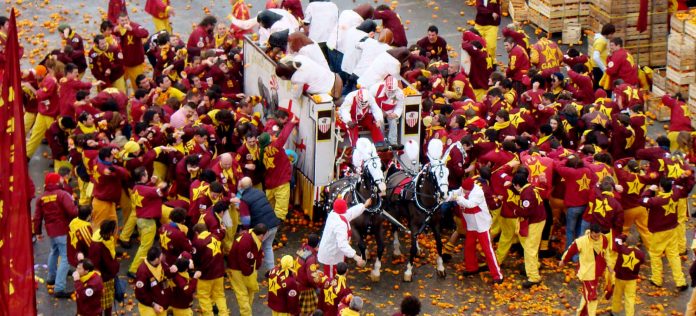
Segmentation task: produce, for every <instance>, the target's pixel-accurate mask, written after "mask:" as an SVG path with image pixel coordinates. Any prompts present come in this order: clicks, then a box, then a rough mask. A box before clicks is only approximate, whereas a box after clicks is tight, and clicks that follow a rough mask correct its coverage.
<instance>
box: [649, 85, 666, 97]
mask: <svg viewBox="0 0 696 316" xmlns="http://www.w3.org/2000/svg"><path fill="white" fill-rule="evenodd" d="M651 92H652V96H655V97H660V98H661V97H662V96H663V95H665V94H667V92H665V89H660V88H658V87H655V86H654V85H653V87H652V90H651Z"/></svg>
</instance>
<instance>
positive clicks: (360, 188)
mask: <svg viewBox="0 0 696 316" xmlns="http://www.w3.org/2000/svg"><path fill="white" fill-rule="evenodd" d="M385 192H386V185H385V182H384V173H383V172H382V161H381V160H380V158H379V156H377V153H376V152H371V153H370V155H369V157H368V158H366V159H364V160H363V162H362V168H361V170H359V172H358V174H357V175H353V176H348V177H344V178H342V179H338V180H336V181H334V182H332V183H331V184H329V185H328V186H327V187H326V188H325V189H324V207H325V209H326V211H327V212H328V211H330V210H331V209H332V207H333V202H334V201H335V200H336V198H338V197H342V198H343V199H344V200H346V202H347V203H348V205H350V206H354V205H357V204H358V203H364V202H365V201H366V200H367V199H368V198H372V201H373V203H372V206H371V207H370V208H368V209H366V210H365V212H363V213H362V214H361V215H360V216H358V217H356V218H355V219H353V220H352V221H351V222H350V226H351V230H352V231H353V234H352V236H353V239H354V240H355V241H356V242H357V244H358V249H359V250H360V255H361V257H362V258H363V259H366V260H367V259H368V258H367V251H366V248H367V247H366V244H365V237H367V235H373V236H375V239H376V241H377V259H376V260H375V264H374V268H373V270H372V273H371V275H370V276H371V278H372V280H374V281H378V280H379V276H380V268H381V265H382V263H381V261H380V260H381V258H382V254H383V253H384V227H383V226H384V225H383V223H384V218H383V217H382V205H381V204H382V198H381V196H383V195H384V193H385Z"/></svg>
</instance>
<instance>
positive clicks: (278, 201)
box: [258, 117, 299, 221]
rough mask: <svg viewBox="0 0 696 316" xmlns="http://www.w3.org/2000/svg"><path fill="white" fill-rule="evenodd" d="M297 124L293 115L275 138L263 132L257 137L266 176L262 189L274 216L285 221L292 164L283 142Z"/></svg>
mask: <svg viewBox="0 0 696 316" xmlns="http://www.w3.org/2000/svg"><path fill="white" fill-rule="evenodd" d="M298 124H299V120H298V119H297V118H296V117H293V118H292V120H291V121H290V122H288V123H286V124H285V126H283V130H282V131H281V132H280V135H279V136H278V138H276V139H275V140H271V137H270V135H269V134H268V133H263V134H261V135H260V136H259V137H258V141H259V147H260V148H261V149H260V153H259V157H261V159H262V161H263V165H264V166H265V167H266V177H265V179H264V189H266V197H267V198H268V202H269V203H271V206H273V209H274V210H275V213H276V217H278V219H280V220H281V221H285V217H286V216H287V215H288V207H289V205H290V178H292V164H290V159H289V158H288V155H287V154H286V153H285V148H284V147H283V146H285V142H287V140H288V137H290V133H292V131H293V130H294V129H295V126H297V125H298Z"/></svg>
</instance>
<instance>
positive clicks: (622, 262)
mask: <svg viewBox="0 0 696 316" xmlns="http://www.w3.org/2000/svg"><path fill="white" fill-rule="evenodd" d="M636 243H637V240H636V238H635V236H634V235H631V237H626V235H621V236H620V237H617V238H615V239H614V241H613V244H614V249H615V251H616V254H617V255H618V256H617V260H616V265H614V275H615V276H616V278H615V280H614V290H613V295H612V299H611V312H612V313H613V314H618V313H619V312H621V309H622V308H623V309H625V310H626V315H629V316H632V315H634V307H635V303H636V286H637V280H638V279H639V278H640V277H639V274H640V267H641V265H643V263H645V253H643V251H641V250H640V249H639V248H638V247H637V246H636ZM692 280H693V279H692ZM621 299H623V300H624V302H623V306H621Z"/></svg>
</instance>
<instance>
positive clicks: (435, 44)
mask: <svg viewBox="0 0 696 316" xmlns="http://www.w3.org/2000/svg"><path fill="white" fill-rule="evenodd" d="M438 33H439V30H438V29H437V26H435V25H431V26H429V27H428V35H427V36H425V37H423V38H421V39H420V40H418V42H416V45H418V48H420V55H421V56H426V57H428V58H429V59H430V60H431V61H435V60H439V61H443V62H448V61H449V55H448V54H447V41H445V39H444V38H442V37H441V36H439V35H438Z"/></svg>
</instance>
